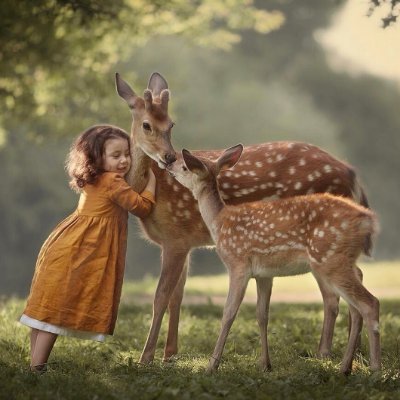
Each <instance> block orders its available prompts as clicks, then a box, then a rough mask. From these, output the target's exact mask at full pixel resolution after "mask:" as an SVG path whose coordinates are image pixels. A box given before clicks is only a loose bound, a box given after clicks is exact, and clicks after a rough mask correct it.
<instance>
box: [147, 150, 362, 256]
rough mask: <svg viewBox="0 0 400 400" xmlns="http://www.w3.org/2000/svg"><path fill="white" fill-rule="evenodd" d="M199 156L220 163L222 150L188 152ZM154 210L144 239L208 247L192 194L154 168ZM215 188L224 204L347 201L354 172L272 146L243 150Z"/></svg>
mask: <svg viewBox="0 0 400 400" xmlns="http://www.w3.org/2000/svg"><path fill="white" fill-rule="evenodd" d="M192 153H193V154H194V155H196V156H198V157H205V158H211V159H213V158H215V159H216V158H218V157H219V155H220V154H221V153H222V150H209V151H192ZM154 172H155V174H156V178H157V192H156V205H155V207H154V211H153V212H152V214H151V215H150V216H149V217H148V218H146V219H145V220H144V221H143V227H144V229H145V231H146V233H147V236H148V237H149V238H150V239H151V240H153V241H155V242H156V243H159V244H164V243H174V244H177V245H179V246H182V248H191V247H198V246H204V245H210V244H212V240H211V237H210V234H209V232H208V229H207V228H206V226H205V225H204V223H203V221H202V218H201V215H200V213H199V209H198V205H197V201H196V200H195V199H194V198H193V196H192V194H191V192H190V191H189V190H188V189H186V188H184V187H183V186H182V185H181V184H180V183H178V182H177V181H175V180H174V179H173V178H172V177H171V176H170V175H169V174H168V173H167V172H166V171H165V170H161V169H159V168H157V167H156V166H155V167H154ZM218 180H219V188H220V192H221V195H222V198H223V199H224V201H225V202H226V203H227V204H241V203H244V202H251V201H259V200H262V201H269V200H272V199H276V198H287V197H292V196H296V195H303V194H310V193H322V192H330V193H333V194H337V195H341V196H345V197H351V196H352V193H353V192H355V190H354V186H355V183H356V181H355V174H354V171H353V169H352V168H351V167H350V166H349V165H347V164H345V163H343V162H341V161H339V160H337V159H335V158H334V157H332V156H331V155H329V154H328V153H326V152H325V151H323V150H321V149H319V148H318V147H316V146H312V145H309V144H305V143H297V142H271V143H264V144H258V145H253V146H248V147H245V148H244V151H243V154H242V157H241V160H240V161H239V162H238V163H237V164H236V165H235V167H234V168H232V169H231V170H227V171H223V172H221V174H220V176H219V178H218Z"/></svg>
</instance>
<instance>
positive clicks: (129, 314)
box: [0, 264, 400, 400]
mask: <svg viewBox="0 0 400 400" xmlns="http://www.w3.org/2000/svg"><path fill="white" fill-rule="evenodd" d="M375 268H376V270H375ZM363 269H364V272H365V280H366V281H367V279H368V280H369V279H370V277H371V276H372V278H371V279H373V280H374V279H376V281H375V283H374V282H371V283H374V285H375V286H376V287H381V288H383V289H384V288H385V285H389V287H391V286H393V287H395V284H394V283H393V282H394V280H395V278H397V277H398V275H399V274H396V271H395V269H396V267H395V264H393V265H392V264H388V265H386V266H383V265H371V266H370V267H369V266H368V267H366V268H363ZM369 269H371V271H369ZM392 269H393V271H392ZM367 271H368V272H367ZM377 271H380V272H377ZM382 271H385V273H383V272H382ZM392 272H393V274H394V275H393V276H390V275H391V273H392ZM370 274H371V275H370ZM374 274H376V276H375V277H373V275H374ZM382 275H383V276H384V275H386V278H384V277H383V276H382ZM287 279H290V278H287ZM298 279H300V278H298ZM301 279H303V278H301ZM385 279H386V280H388V281H389V282H388V283H387V284H385V282H384V281H385ZM214 281H215V282H220V283H219V284H217V283H215V282H214ZM225 281H226V277H222V276H221V277H212V278H209V277H203V278H200V277H196V278H194V277H192V278H189V280H188V289H189V296H188V299H189V300H190V296H193V299H194V298H204V299H207V301H205V302H203V303H202V304H192V302H190V301H187V304H186V305H185V306H184V307H183V309H182V317H181V324H180V355H179V357H177V359H176V360H175V361H174V362H173V363H163V362H162V361H161V358H162V348H163V346H164V344H165V337H166V330H167V324H166V321H164V322H163V326H162V331H161V335H160V339H159V344H158V347H157V353H156V359H155V361H154V363H153V364H151V365H149V366H144V365H140V364H138V363H137V360H138V359H139V356H140V352H141V349H142V346H143V344H144V342H145V339H146V335H147V330H148V327H149V324H150V320H151V304H149V303H148V302H143V301H142V303H140V302H139V301H135V299H147V298H148V297H149V296H150V295H151V294H152V290H154V284H155V282H154V280H153V279H147V280H145V281H144V282H143V283H130V282H128V283H127V285H125V289H124V295H123V302H122V304H121V307H120V313H119V318H118V324H117V329H116V332H115V335H114V336H113V337H112V338H110V339H109V340H108V341H107V342H106V343H104V344H98V343H95V342H90V341H82V340H78V339H65V338H60V339H59V340H58V341H57V343H56V347H55V349H54V352H53V354H52V356H51V360H50V361H51V363H52V364H51V366H50V371H49V372H48V373H47V374H45V375H43V376H36V375H33V374H31V373H30V372H29V371H28V363H29V354H28V353H29V343H28V336H27V334H28V329H27V328H25V327H23V326H21V325H20V324H19V323H18V322H17V319H18V317H19V315H20V313H21V311H22V309H23V307H24V302H25V301H24V300H23V299H4V300H3V301H2V302H1V303H0V399H21V400H25V399H90V400H95V399H98V400H100V399H144V400H146V399H191V400H194V399H233V400H236V399H247V398H249V399H309V398H311V399H324V400H326V399H357V400H358V399H376V400H382V399H400V297H399V298H398V299H383V300H381V337H382V357H383V370H382V372H380V373H373V374H371V373H370V372H369V370H368V350H367V337H366V333H365V331H363V343H362V348H361V352H360V353H359V354H358V355H357V357H356V361H355V363H354V371H353V374H352V375H351V376H349V377H343V376H341V375H340V374H339V366H340V360H341V357H342V354H343V350H344V347H345V345H346V340H347V310H346V307H344V306H342V307H341V311H340V315H339V317H338V320H337V324H336V329H335V337H334V343H333V355H332V358H331V359H330V360H320V359H317V358H316V357H315V354H314V351H315V349H316V347H317V344H318V340H319V334H320V329H321V322H322V307H321V304H320V301H317V302H315V303H304V302H303V303H290V302H288V303H280V302H275V303H274V304H272V306H271V314H270V325H269V340H270V350H271V361H272V365H273V371H272V372H269V373H262V372H261V371H259V369H258V358H259V353H260V346H259V337H258V326H257V322H256V319H255V305H254V304H252V303H251V296H250V297H249V298H248V299H249V301H248V303H246V304H243V305H242V307H241V311H240V313H239V315H238V317H237V319H236V321H235V323H234V325H233V327H232V330H231V333H230V335H229V337H228V341H227V344H226V348H225V352H224V357H223V362H222V364H221V366H220V369H219V371H218V372H217V373H216V374H213V375H207V374H206V373H205V368H206V366H207V361H208V357H209V355H210V354H211V351H212V349H213V347H214V344H215V340H216V337H217V334H218V329H219V323H220V318H221V314H222V306H221V305H220V304H219V303H212V302H211V301H210V300H212V298H210V297H209V294H210V293H211V294H212V295H215V296H220V295H221V296H223V295H224V293H225V292H224V291H225V290H226V286H224V285H225V283H224V285H223V282H225ZM282 281H284V279H282ZM294 286H296V287H294ZM367 286H368V285H367ZM249 289H250V291H251V290H253V289H252V288H249ZM294 289H296V290H297V291H299V292H302V293H306V292H307V290H306V287H304V286H303V285H299V282H298V281H297V284H296V283H295V282H293V284H289V283H286V282H282V286H281V284H280V282H279V284H276V285H275V287H274V295H276V298H279V296H283V295H284V294H285V293H286V292H288V291H293V290H294ZM371 291H373V290H372V288H371ZM250 295H251V293H250Z"/></svg>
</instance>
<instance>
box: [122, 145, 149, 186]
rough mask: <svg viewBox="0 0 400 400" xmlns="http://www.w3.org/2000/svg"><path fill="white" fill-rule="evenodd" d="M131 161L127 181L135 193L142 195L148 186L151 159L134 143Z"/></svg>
mask: <svg viewBox="0 0 400 400" xmlns="http://www.w3.org/2000/svg"><path fill="white" fill-rule="evenodd" d="M131 159H132V166H131V169H130V171H129V173H128V175H127V177H126V180H127V182H128V183H129V185H130V186H132V189H133V190H134V191H135V192H138V193H141V192H142V191H143V189H144V188H145V187H146V185H147V181H148V170H149V167H150V165H151V158H150V157H149V156H148V155H146V154H145V153H144V151H143V150H142V149H141V148H140V147H139V146H137V145H135V144H134V143H133V144H132V150H131Z"/></svg>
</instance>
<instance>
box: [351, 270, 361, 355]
mask: <svg viewBox="0 0 400 400" xmlns="http://www.w3.org/2000/svg"><path fill="white" fill-rule="evenodd" d="M354 273H355V274H356V277H357V278H358V280H359V281H360V282H361V283H362V281H363V273H362V271H361V269H360V268H358V267H357V265H355V266H354ZM362 323H363V321H362V318H361V329H362ZM351 324H352V318H351V312H350V311H349V336H350V332H351ZM361 329H360V332H359V335H358V339H357V343H356V351H357V350H359V349H360V348H361Z"/></svg>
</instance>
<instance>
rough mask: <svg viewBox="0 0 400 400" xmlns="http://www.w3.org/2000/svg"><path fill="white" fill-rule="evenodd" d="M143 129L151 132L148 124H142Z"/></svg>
mask: <svg viewBox="0 0 400 400" xmlns="http://www.w3.org/2000/svg"><path fill="white" fill-rule="evenodd" d="M143 129H144V130H146V131H151V126H150V124H149V123H148V122H143Z"/></svg>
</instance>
